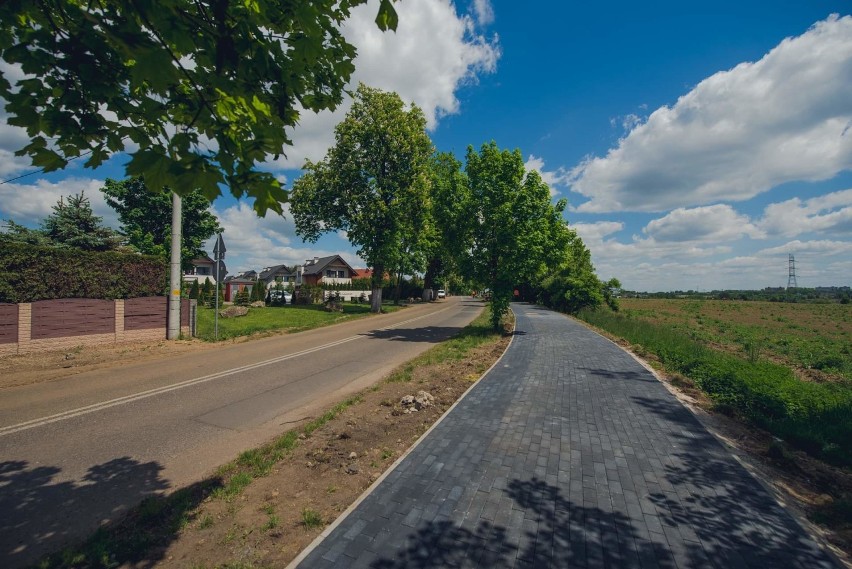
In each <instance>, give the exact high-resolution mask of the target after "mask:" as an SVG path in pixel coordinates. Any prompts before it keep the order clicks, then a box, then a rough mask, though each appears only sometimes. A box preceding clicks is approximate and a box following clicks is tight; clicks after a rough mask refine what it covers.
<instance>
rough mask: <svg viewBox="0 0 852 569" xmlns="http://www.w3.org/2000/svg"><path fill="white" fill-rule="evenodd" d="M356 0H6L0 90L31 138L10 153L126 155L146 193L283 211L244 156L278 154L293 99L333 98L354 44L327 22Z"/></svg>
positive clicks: (387, 23) (315, 105) (45, 157)
mask: <svg viewBox="0 0 852 569" xmlns="http://www.w3.org/2000/svg"><path fill="white" fill-rule="evenodd" d="M366 1H367V0H347V1H344V2H338V1H337V0H317V1H312V2H304V1H302V0H279V1H274V2H272V1H268V0H246V1H243V2H229V1H227V0H163V1H156V2H155V1H152V0H112V1H110V2H82V1H79V0H59V1H55V2H31V1H28V0H6V1H4V2H2V3H0V59H2V60H3V61H5V62H7V63H9V64H12V66H13V68H14V66H17V65H19V66H20V69H21V70H22V71H23V73H24V74H25V77H24V78H23V79H21V80H18V81H17V82H16V83H15V85H12V84H11V83H10V80H9V72H8V71H6V72H3V71H0V98H2V99H4V100H5V101H6V105H5V110H6V112H7V113H8V114H9V119H8V123H9V124H11V125H15V126H20V127H24V128H26V130H27V134H28V135H29V137H30V139H31V142H30V143H29V144H28V145H27V146H25V147H24V148H22V149H20V150H19V151H18V152H17V153H16V154H17V155H19V156H24V155H26V156H29V157H30V158H31V159H32V163H33V165H35V166H38V167H41V168H43V169H44V170H45V171H52V170H57V169H60V168H64V167H65V165H66V164H67V163H68V161H69V160H70V159H73V158H75V157H79V156H85V155H88V160H87V161H86V162H85V165H86V166H87V167H92V168H94V167H97V166H99V165H100V164H102V163H103V162H104V160H106V159H107V158H108V157H109V156H110V155H111V154H113V153H116V152H122V151H127V152H128V153H129V154H130V161H129V162H128V163H127V166H126V172H127V174H128V175H131V176H135V175H143V174H144V175H145V178H146V180H147V183H148V184H149V186H150V187H151V188H152V189H153V190H155V191H161V190H162V189H163V188H164V187H170V188H173V189H175V191H176V192H178V193H179V194H180V195H181V196H183V195H188V194H189V193H191V192H192V191H194V190H196V189H200V190H201V191H202V193H203V194H204V195H205V196H206V197H207V198H208V199H209V200H211V201H212V200H213V199H215V198H216V197H217V196H218V195H219V194H220V189H219V187H220V184H224V185H226V186H227V187H228V188H229V190H230V192H231V193H232V194H233V195H234V196H235V197H237V198H240V197H243V196H249V197H251V198H254V208H255V209H256V210H257V212H258V213H259V214H260V215H264V214H265V213H266V211H267V210H268V209H272V210H273V211H276V212H278V213H281V211H282V207H281V202H283V201H285V200H286V197H287V196H286V192H285V191H284V190H283V189H281V186H280V184H279V183H278V181H277V180H276V179H275V177H274V176H273V175H272V174H271V173H269V172H263V171H260V170H259V169H258V168H256V164H257V163H262V162H264V161H265V160H266V159H267V158H269V157H272V156H277V155H279V154H283V153H284V150H285V147H286V146H287V145H289V144H291V141H290V138H289V134H288V132H289V131H290V130H291V129H292V128H293V127H294V126H295V125H296V124H297V123H298V120H299V114H300V112H301V110H302V109H307V110H310V111H314V112H318V111H321V110H324V109H334V108H335V107H336V106H337V105H338V104H340V102H341V100H342V96H343V92H344V89H345V86H346V84H347V82H348V81H349V78H350V77H351V75H352V72H353V71H354V65H353V61H354V59H355V55H356V52H355V48H354V47H353V46H352V45H351V44H349V43H348V42H347V41H346V40H345V38H344V37H343V35H342V34H341V32H340V29H339V27H340V24H341V23H342V22H343V21H344V20H345V19H346V18H348V17H349V15H350V13H351V10H352V8H354V7H355V6H358V5H360V4H364V3H365V2H366ZM391 2H392V0H381V4H380V7H379V12H378V17H377V18H376V23H377V25H378V26H379V28H380V29H382V30H387V29H388V28H390V29H394V30H395V29H396V24H397V16H396V12H395V11H394V9H393V6H392V3H391ZM128 146H129V147H130V148H133V150H127V148H128Z"/></svg>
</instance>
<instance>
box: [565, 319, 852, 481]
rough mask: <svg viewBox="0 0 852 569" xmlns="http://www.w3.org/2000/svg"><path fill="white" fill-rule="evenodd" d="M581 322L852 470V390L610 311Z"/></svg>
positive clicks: (720, 401) (726, 405)
mask: <svg viewBox="0 0 852 569" xmlns="http://www.w3.org/2000/svg"><path fill="white" fill-rule="evenodd" d="M579 316H580V318H582V319H583V320H585V321H586V322H589V323H590V324H593V325H595V326H597V327H599V328H602V329H604V330H607V331H608V332H611V333H613V334H615V335H617V336H621V337H622V338H625V339H626V340H628V341H629V342H631V343H632V344H634V345H639V346H641V347H642V348H643V349H645V350H647V351H649V352H652V353H654V354H656V356H657V357H658V358H659V359H660V361H661V362H662V363H663V365H665V366H666V368H667V369H669V370H672V371H677V372H680V373H682V374H683V375H685V376H687V377H689V378H690V379H692V380H693V381H695V383H696V384H698V386H699V387H700V388H701V389H702V391H704V392H705V393H707V394H708V395H709V396H710V397H711V399H713V402H714V404H715V405H716V406H717V407H719V408H722V409H731V410H734V411H736V412H737V413H739V414H740V415H742V416H743V417H745V418H746V419H747V420H749V421H751V422H753V423H754V424H756V425H758V426H760V427H762V428H764V429H766V430H767V431H769V432H770V433H772V434H774V435H776V436H778V437H781V438H782V439H784V440H786V441H787V442H789V443H790V444H792V445H794V446H796V447H798V448H800V449H802V450H804V451H805V452H807V453H809V454H812V455H814V456H817V457H820V458H822V459H823V460H825V461H827V462H831V463H833V464H838V465H841V466H850V465H852V387H850V386H849V385H848V384H844V383H810V382H806V381H801V380H799V379H797V378H796V376H795V375H794V374H793V372H792V370H791V369H790V368H788V367H785V366H781V365H778V364H774V363H771V362H766V361H757V362H751V361H748V360H746V359H743V358H740V357H737V356H734V355H731V354H726V353H723V352H719V351H716V350H711V349H708V348H706V347H705V346H703V345H701V344H699V343H698V342H696V341H694V340H692V339H689V338H686V337H684V336H682V335H680V334H678V333H677V332H675V331H673V330H670V329H667V328H663V327H661V326H657V325H654V324H652V323H650V322H646V321H642V320H638V319H636V318H629V317H625V316H622V315H620V314H615V313H612V312H609V311H604V310H595V311H592V310H588V311H581V312H580V315H579Z"/></svg>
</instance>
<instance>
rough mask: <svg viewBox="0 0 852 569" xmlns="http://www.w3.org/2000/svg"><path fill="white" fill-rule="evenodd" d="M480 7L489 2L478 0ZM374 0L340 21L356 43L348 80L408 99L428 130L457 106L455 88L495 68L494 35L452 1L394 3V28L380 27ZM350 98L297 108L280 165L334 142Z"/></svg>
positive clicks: (297, 163)
mask: <svg viewBox="0 0 852 569" xmlns="http://www.w3.org/2000/svg"><path fill="white" fill-rule="evenodd" d="M481 4H482V6H481V7H482V8H483V9H485V7H490V4H488V2H481ZM377 10H378V0H371V1H370V2H368V3H367V4H365V5H363V6H359V7H357V8H355V9H354V10H353V11H352V17H351V18H350V19H349V20H348V21H346V22H345V24H344V25H343V27H342V30H343V33H344V35H345V36H346V39H347V40H349V41H350V42H351V43H352V44H353V45H355V46H356V47H357V49H358V56H357V58H356V60H355V69H356V70H355V73H354V74H353V77H352V84H353V85H357V84H358V82H363V83H365V84H367V85H369V86H371V87H376V88H379V89H383V90H386V91H395V92H397V93H399V96H400V97H401V98H402V99H403V101H405V102H406V103H416V104H417V105H418V106H419V107H420V108H421V109H422V110H423V112H424V114H425V115H426V120H427V124H428V128H429V129H434V128H435V127H436V126H437V125H438V121H439V120H440V119H441V117H443V116H446V115H450V114H455V113H458V112H459V100H458V98H457V97H456V91H457V90H458V89H459V88H460V87H462V86H464V85H467V84H472V83H475V82H476V81H477V77H478V76H479V75H481V74H485V73H492V72H494V71H495V70H496V69H497V61H498V60H499V58H500V55H501V53H500V47H499V40H498V38H497V37H496V36H494V37H492V38H488V37H486V36H484V35H482V34H481V33H478V32H477V31H476V22H475V21H474V19H473V17H471V16H468V15H465V16H460V15H459V14H457V13H456V8H455V5H454V4H453V3H452V2H451V1H450V0H418V1H417V2H400V3H398V4H397V5H396V10H397V12H398V13H399V27H398V29H397V32H396V33H393V32H386V33H383V32H381V31H380V30H379V29H378V28H377V27H376V24H375V21H374V19H375V17H376V11H377ZM349 106H350V103H349V102H347V103H346V104H344V105H341V106H340V107H339V108H338V109H337V110H336V111H334V112H323V113H319V114H314V113H311V112H303V113H302V116H301V120H300V121H299V125H298V127H297V128H296V129H295V130H294V131H293V132H292V138H293V142H294V145H293V147H292V148H291V149H289V150H288V153H287V157H286V158H282V159H281V160H279V161H278V162H277V164H276V165H277V166H278V167H281V168H301V167H302V165H303V164H304V161H305V159H310V160H319V159H321V158H322V157H323V156H324V155H325V152H326V150H327V149H328V148H329V147H330V146H331V145H332V144H333V142H334V125H336V124H337V123H338V122H340V121H341V120H342V119H343V117H344V115H345V114H346V111H347V110H348V109H349Z"/></svg>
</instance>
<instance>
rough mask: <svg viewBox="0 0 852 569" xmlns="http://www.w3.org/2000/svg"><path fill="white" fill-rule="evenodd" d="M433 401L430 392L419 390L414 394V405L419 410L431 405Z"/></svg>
mask: <svg viewBox="0 0 852 569" xmlns="http://www.w3.org/2000/svg"><path fill="white" fill-rule="evenodd" d="M434 402H435V398H434V397H433V396H432V394H431V393H428V392H426V391H423V390H420V391H418V392H417V395H415V396H414V406H415V407H416V408H417V409H418V410H420V409H425V408H426V407H431V406H432V404H433V403H434Z"/></svg>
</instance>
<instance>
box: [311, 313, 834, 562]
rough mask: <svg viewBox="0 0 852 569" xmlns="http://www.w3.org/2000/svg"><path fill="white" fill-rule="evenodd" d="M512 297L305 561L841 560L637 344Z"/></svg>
mask: <svg viewBox="0 0 852 569" xmlns="http://www.w3.org/2000/svg"><path fill="white" fill-rule="evenodd" d="M514 310H515V313H516V323H517V324H516V326H517V328H516V337H515V339H514V341H513V343H512V345H511V346H510V347H509V349H508V351H507V352H506V354H505V355H504V357H503V358H502V359H501V360H500V361H499V362H498V364H497V365H496V366H495V367H494V368H493V369H492V371H491V372H489V374H487V375H486V376H485V377H484V378H483V380H482V381H481V382H480V383H479V384H477V385H476V386H475V387H474V388H473V389H472V390H471V391H470V392H469V393H468V395H467V396H466V397H465V398H464V399H463V400H462V401H461V402H460V403H459V404H458V406H456V407H455V408H454V409H453V410H452V411H451V412H450V413H449V414H448V415H447V416H446V417H445V418H444V420H443V421H442V422H440V423H439V424H438V425H437V426H436V427H435V428H434V430H432V431H431V432H430V433H429V434H428V435H427V437H425V438H424V439H423V441H422V442H421V443H420V444H419V445H418V446H417V447H415V449H414V450H413V451H412V452H411V453H410V454H409V455H408V456H407V457H406V458H405V459H403V460H402V461H401V462H400V463H399V464H398V465H397V467H396V468H395V469H393V470H392V471H390V473H389V474H388V475H387V477H386V478H385V479H384V480H383V481H381V483H380V484H379V485H378V486H377V487H376V488H375V489H374V490H373V491H372V492H371V493H370V494H369V495H368V496H366V497H365V498H364V499H363V501H361V502H360V503H359V504H358V505H357V506H356V507H355V508H354V509H352V510H351V511H350V512H349V514H348V515H347V516H345V517H343V518H341V521H340V522H339V523H338V524H336V525H333V526H331V527H330V528H329V529H328V530H327V531H326V532H324V534H323V536H324V539H321V540H318V542H316V543H315V544H314V545H313V547H312V548H309V549H308V550H306V551H305V553H304V554H303V556H301V557H300V558H298V559H297V563H298V566H299V567H303V568H304V567H342V566H350V565H351V566H359V567H367V566H370V567H383V568H391V567H400V568H402V567H447V566H454V567H455V566H471V567H547V566H553V567H556V566H561V567H567V566H571V567H575V566H576V567H627V568H630V567H636V568H639V567H643V568H644V567H678V568H689V567H718V568H720V569H721V568H729V567H775V568H788V567H790V568H793V567H796V568H803V569H804V568H830V567H836V566H837V565H836V561H835V560H834V559H833V558H832V557H831V556H830V555H829V554H827V553H825V552H823V551H822V550H820V548H819V547H818V546H817V545H816V543H815V542H814V541H812V540H811V539H810V538H809V537H808V536H807V534H806V532H805V531H804V530H803V529H802V528H801V527H800V526H799V525H798V524H797V523H796V521H795V520H794V519H793V517H792V516H790V515H789V514H788V513H787V512H786V511H785V510H784V509H783V508H782V507H781V506H779V504H778V503H777V502H776V501H775V500H774V499H773V498H771V497H770V495H769V494H768V492H767V491H766V490H765V489H764V487H763V486H762V485H761V484H760V483H758V482H757V481H756V480H755V479H754V478H753V477H752V476H751V475H750V474H749V473H748V472H747V471H746V470H745V469H744V468H743V467H742V466H741V465H740V464H739V463H738V462H736V461H735V460H734V459H733V458H732V456H731V455H730V454H729V452H728V451H727V450H726V449H725V448H723V447H722V445H721V444H720V443H718V442H717V440H716V439H715V438H714V437H713V436H712V435H710V434H709V433H708V432H707V431H706V430H705V429H704V427H702V426H701V424H700V423H699V422H698V421H697V420H696V419H695V418H694V416H693V415H692V414H691V413H690V412H689V411H688V410H687V409H686V408H685V407H683V406H682V405H681V404H680V403H679V402H678V401H677V400H676V399H675V398H674V396H673V395H671V394H670V393H669V391H667V390H666V388H665V387H664V386H663V385H662V384H661V383H660V382H659V381H658V380H657V379H656V378H655V377H654V376H653V375H652V374H651V373H650V372H649V371H648V370H646V369H645V368H644V367H642V366H641V365H640V364H639V363H638V362H637V361H636V360H634V359H633V358H632V357H631V356H630V355H628V354H627V353H626V352H624V351H623V350H622V349H621V348H619V347H618V346H616V345H615V344H613V343H611V342H609V341H608V340H606V339H604V338H602V337H601V336H599V335H597V334H595V333H594V332H592V331H590V330H589V329H587V328H585V327H584V326H582V325H581V324H579V323H577V322H575V321H573V320H570V319H568V318H566V317H564V316H562V315H560V314H557V313H555V312H551V311H548V310H546V309H542V308H539V307H533V306H528V305H515V306H514Z"/></svg>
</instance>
